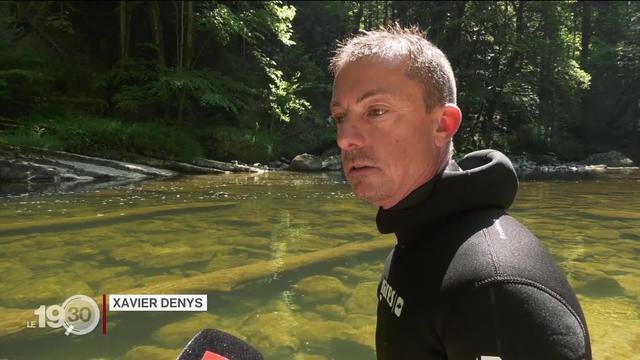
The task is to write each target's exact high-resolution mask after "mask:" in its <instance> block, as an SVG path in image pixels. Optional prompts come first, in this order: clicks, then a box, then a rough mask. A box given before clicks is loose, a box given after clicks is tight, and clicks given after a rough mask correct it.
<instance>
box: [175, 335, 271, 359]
mask: <svg viewBox="0 0 640 360" xmlns="http://www.w3.org/2000/svg"><path fill="white" fill-rule="evenodd" d="M177 360H264V358H263V357H262V354H260V352H258V350H256V349H254V348H253V347H251V345H249V344H247V343H246V342H244V341H242V340H240V339H238V338H237V337H235V336H233V335H231V334H227V333H226V332H224V331H220V330H216V329H204V330H202V331H200V332H199V333H198V334H196V336H194V337H193V339H191V341H189V343H188V344H187V346H186V347H185V348H184V349H183V350H182V352H181V353H180V355H179V356H178V359H177Z"/></svg>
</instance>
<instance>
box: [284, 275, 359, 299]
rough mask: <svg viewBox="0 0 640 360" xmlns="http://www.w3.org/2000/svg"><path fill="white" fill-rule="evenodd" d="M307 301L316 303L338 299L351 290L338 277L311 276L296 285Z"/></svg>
mask: <svg viewBox="0 0 640 360" xmlns="http://www.w3.org/2000/svg"><path fill="white" fill-rule="evenodd" d="M296 287H297V289H298V292H299V293H300V294H301V295H302V296H303V299H304V301H305V302H308V303H316V302H325V301H329V300H334V299H337V298H339V297H341V296H343V295H345V294H347V293H349V290H348V289H347V287H346V286H344V284H343V283H342V281H340V280H339V279H338V278H335V277H332V276H325V275H317V276H310V277H307V278H304V279H302V280H301V281H300V282H299V283H298V284H297V285H296Z"/></svg>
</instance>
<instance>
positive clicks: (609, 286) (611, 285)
mask: <svg viewBox="0 0 640 360" xmlns="http://www.w3.org/2000/svg"><path fill="white" fill-rule="evenodd" d="M577 291H578V292H580V293H581V294H584V295H586V296H589V297H595V298H600V297H612V296H625V295H626V294H625V290H624V288H623V287H622V286H621V285H620V283H618V281H616V279H614V278H610V277H601V278H597V279H594V280H591V281H588V282H587V283H586V284H584V285H583V286H581V287H580V288H579V289H577Z"/></svg>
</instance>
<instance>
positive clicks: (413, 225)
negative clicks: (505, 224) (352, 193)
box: [376, 150, 518, 244]
mask: <svg viewBox="0 0 640 360" xmlns="http://www.w3.org/2000/svg"><path fill="white" fill-rule="evenodd" d="M517 191H518V179H517V177H516V173H515V171H514V170H513V166H512V165H511V161H510V160H509V159H508V158H507V157H506V156H505V155H504V154H502V153H501V152H499V151H496V150H480V151H475V152H472V153H470V154H468V155H466V156H465V157H463V158H462V159H461V160H460V161H458V162H457V163H456V162H454V161H451V162H450V163H449V166H447V168H446V169H445V170H444V171H442V172H441V173H439V174H438V175H436V176H434V177H433V178H432V179H431V180H430V181H428V182H427V183H425V184H424V185H422V186H420V187H418V188H417V189H416V190H414V191H413V192H412V193H410V194H409V195H408V196H407V197H406V198H404V199H403V200H402V201H400V202H399V203H398V204H396V205H395V206H393V207H392V208H390V209H387V210H385V209H382V208H380V209H379V210H378V215H377V218H376V223H377V225H378V230H379V231H380V232H381V233H384V234H387V233H392V232H394V233H396V236H397V238H398V243H399V244H403V243H407V242H410V241H411V240H412V239H414V238H418V237H419V236H417V235H419V234H421V233H422V234H424V229H425V228H426V229H429V228H431V227H432V226H433V225H435V224H437V223H439V222H442V221H444V220H446V219H447V218H449V217H451V216H453V215H456V214H459V213H462V212H465V211H471V210H476V209H481V208H501V209H507V208H509V206H511V203H512V202H513V200H514V198H515V195H516V192H517ZM418 229H420V231H417V230H418Z"/></svg>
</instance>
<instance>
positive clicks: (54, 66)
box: [0, 1, 640, 162]
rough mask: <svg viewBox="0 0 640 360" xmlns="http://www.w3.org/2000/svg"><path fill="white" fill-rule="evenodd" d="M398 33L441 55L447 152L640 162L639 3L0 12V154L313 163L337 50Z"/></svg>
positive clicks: (110, 4) (329, 137)
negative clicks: (354, 40) (405, 29)
mask: <svg viewBox="0 0 640 360" xmlns="http://www.w3.org/2000/svg"><path fill="white" fill-rule="evenodd" d="M393 23H399V24H400V25H402V26H410V25H417V26H419V27H420V29H422V30H423V31H424V32H425V33H426V36H427V38H428V39H429V40H430V41H432V42H433V43H435V44H436V45H437V46H439V47H440V48H441V49H442V50H443V51H444V52H445V54H447V55H448V57H449V59H450V61H451V63H452V66H453V68H454V72H455V75H456V78H457V82H458V105H459V106H460V108H461V109H462V110H463V122H462V125H461V129H460V131H459V133H458V134H457V135H456V137H455V139H454V141H455V144H456V151H457V152H458V153H464V152H468V151H472V150H475V149H480V148H495V149H499V150H501V151H504V152H506V153H509V154H518V155H519V154H523V153H524V154H530V155H531V156H553V157H557V158H558V159H562V160H579V159H582V158H584V157H585V156H587V155H589V154H591V153H594V152H601V151H609V150H618V151H622V152H624V153H626V154H628V155H629V156H631V157H632V158H635V160H636V161H637V160H638V159H640V2H638V1H618V2H616V1H601V2H591V1H540V2H529V1H495V2H488V1H449V2H444V1H402V2H399V1H368V2H361V1H4V2H2V3H0V26H1V27H2V33H1V36H0V147H2V146H5V147H6V146H20V147H39V148H47V149H52V150H64V151H70V152H77V153H82V154H88V155H94V156H104V157H111V158H119V159H126V158H127V157H128V156H129V155H130V154H145V155H149V156H155V157H160V158H167V159H178V160H185V161H188V160H190V159H194V158H199V157H206V158H210V159H218V160H231V159H235V160H239V161H245V162H268V161H270V160H273V159H278V158H281V157H287V158H291V157H292V156H295V155H296V154H299V153H302V152H309V153H316V154H319V153H321V152H322V151H324V150H327V149H330V148H332V147H334V146H335V138H334V137H335V129H334V126H333V125H332V123H331V121H330V119H329V113H328V104H329V100H330V98H331V85H332V77H331V75H330V74H329V71H328V69H327V67H328V62H329V58H330V56H331V54H332V52H333V51H334V50H335V47H336V41H337V40H342V39H345V38H347V37H348V36H350V35H351V34H355V33H358V32H360V31H367V30H374V29H379V28H380V27H382V26H385V25H389V24H393Z"/></svg>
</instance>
